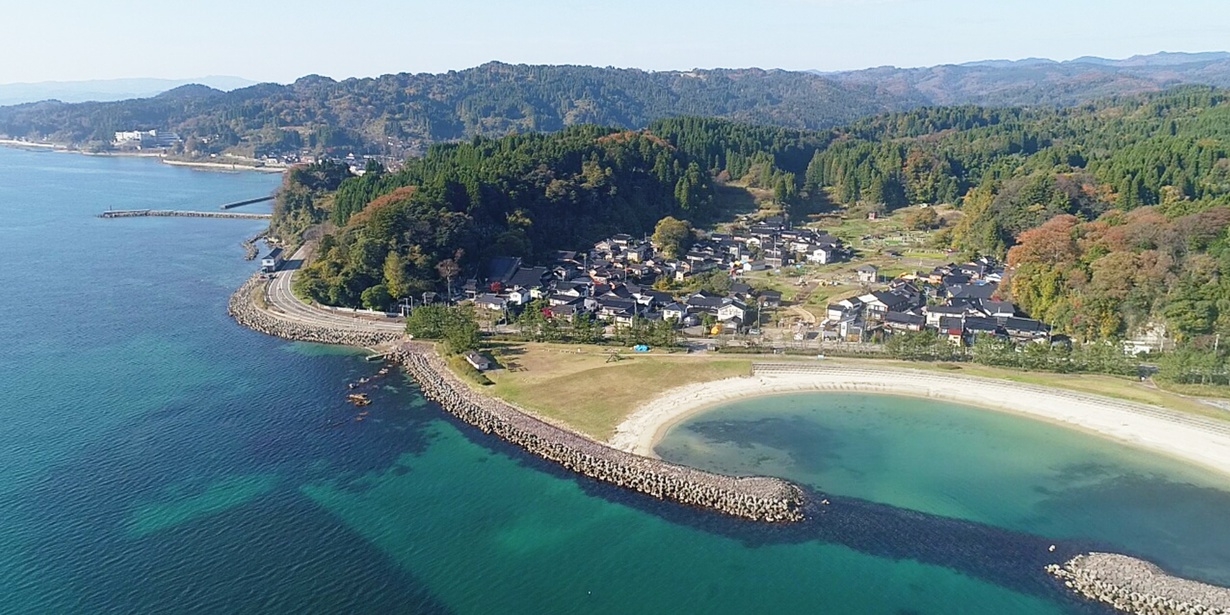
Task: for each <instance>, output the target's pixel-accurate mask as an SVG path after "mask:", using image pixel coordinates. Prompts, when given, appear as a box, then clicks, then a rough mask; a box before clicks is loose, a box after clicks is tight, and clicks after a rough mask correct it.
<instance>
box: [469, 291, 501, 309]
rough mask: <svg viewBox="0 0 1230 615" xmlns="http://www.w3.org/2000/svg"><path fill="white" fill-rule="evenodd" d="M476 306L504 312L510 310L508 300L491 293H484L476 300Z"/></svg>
mask: <svg viewBox="0 0 1230 615" xmlns="http://www.w3.org/2000/svg"><path fill="white" fill-rule="evenodd" d="M474 305H475V306H477V307H479V308H481V309H486V310H491V311H493V312H502V311H504V310H506V309H508V300H507V299H505V298H503V297H500V296H498V295H493V294H491V293H483V294H481V295H479V296H477V297H475V298H474Z"/></svg>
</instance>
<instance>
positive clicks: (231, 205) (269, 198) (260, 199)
mask: <svg viewBox="0 0 1230 615" xmlns="http://www.w3.org/2000/svg"><path fill="white" fill-rule="evenodd" d="M272 200H273V195H272V194H271V195H269V196H262V197H258V198H255V199H248V200H246V201H235V202H234V203H227V204H225V205H223V206H222V207H220V208H219V209H223V210H226V209H234V208H236V207H243V206H244V205H254V204H256V203H264V202H265V201H272Z"/></svg>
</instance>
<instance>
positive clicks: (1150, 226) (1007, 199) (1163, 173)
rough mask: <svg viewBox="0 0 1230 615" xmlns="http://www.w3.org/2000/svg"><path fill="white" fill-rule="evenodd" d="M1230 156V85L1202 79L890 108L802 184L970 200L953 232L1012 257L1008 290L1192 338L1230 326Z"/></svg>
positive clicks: (1092, 334)
mask: <svg viewBox="0 0 1230 615" xmlns="http://www.w3.org/2000/svg"><path fill="white" fill-rule="evenodd" d="M1228 156H1230V94H1228V93H1227V92H1225V91H1220V90H1213V89H1208V88H1195V87H1192V88H1185V89H1181V90H1177V91H1174V92H1169V93H1165V94H1157V95H1149V96H1143V97H1134V98H1125V99H1110V100H1107V101H1103V102H1099V103H1096V104H1090V105H1084V106H1081V107H1077V108H1071V109H1056V110H1022V109H1004V110H997V109H982V108H977V107H955V108H935V109H922V110H917V111H911V112H907V113H901V114H891V115H886V116H881V117H877V118H873V119H869V120H865V121H861V122H857V123H855V124H854V125H852V126H850V127H848V128H846V129H842V130H839V131H838V135H837V136H836V138H835V140H834V143H833V145H832V146H831V147H829V148H828V149H826V150H824V151H822V152H817V154H816V155H815V157H814V158H813V160H812V162H811V164H810V165H809V168H808V171H807V173H806V174H805V183H809V184H815V185H820V186H826V187H828V188H829V189H830V190H831V191H832V193H833V195H834V198H835V199H837V200H839V201H841V202H844V203H855V202H862V203H863V204H864V205H865V206H867V207H871V208H874V207H886V208H894V207H901V206H904V205H907V204H914V203H933V202H957V203H960V204H961V208H962V212H963V214H964V216H963V218H962V219H961V221H960V222H959V223H958V224H957V225H956V226H955V227H953V228H951V229H948V230H947V231H946V232H945V233H944V235H943V236H942V237H941V240H942V243H944V244H945V245H951V246H952V247H955V248H958V249H960V250H963V251H965V252H967V253H981V254H990V255H994V256H999V257H1004V256H1007V258H1008V262H1009V264H1010V265H1012V267H1014V268H1015V271H1013V272H1012V273H1011V277H1010V279H1009V280H1008V281H1007V282H1005V285H1004V288H1003V290H1004V291H1005V294H1008V295H1010V296H1011V297H1012V298H1013V299H1014V300H1015V301H1017V302H1018V303H1019V304H1020V305H1021V307H1022V308H1024V309H1025V310H1027V311H1028V312H1029V313H1030V314H1031V315H1033V316H1035V317H1037V318H1040V319H1043V320H1044V321H1046V322H1049V323H1052V324H1054V325H1056V326H1057V327H1058V330H1060V331H1065V332H1068V333H1071V334H1073V335H1077V336H1079V337H1081V338H1090V339H1096V338H1116V337H1121V336H1125V335H1128V334H1130V333H1131V332H1133V331H1135V330H1136V329H1138V328H1139V327H1141V326H1143V325H1145V324H1146V323H1150V322H1159V323H1165V324H1166V325H1168V326H1169V327H1170V330H1171V332H1172V333H1173V334H1175V335H1177V336H1178V337H1181V338H1182V337H1186V338H1189V339H1190V338H1193V337H1198V336H1201V335H1208V334H1213V333H1217V332H1222V331H1224V332H1227V333H1230V286H1228V285H1226V284H1227V283H1224V282H1222V280H1230V277H1227V275H1228V274H1230V252H1227V251H1226V250H1225V248H1224V244H1225V241H1226V227H1227V225H1228V224H1230V209H1227V208H1228V207H1230V158H1228Z"/></svg>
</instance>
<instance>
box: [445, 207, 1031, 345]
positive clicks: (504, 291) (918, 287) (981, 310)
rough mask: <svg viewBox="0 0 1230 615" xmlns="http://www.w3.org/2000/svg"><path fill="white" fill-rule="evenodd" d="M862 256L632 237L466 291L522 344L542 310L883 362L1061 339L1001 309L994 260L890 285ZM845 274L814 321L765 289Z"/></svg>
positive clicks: (716, 236)
mask: <svg viewBox="0 0 1230 615" xmlns="http://www.w3.org/2000/svg"><path fill="white" fill-rule="evenodd" d="M854 255H855V250H853V249H852V248H851V247H850V246H849V245H847V244H846V243H845V242H844V241H843V240H842V239H840V238H838V237H837V236H834V235H832V234H829V233H828V232H826V231H823V230H818V229H813V228H806V227H803V228H792V227H791V225H790V224H789V223H788V221H787V220H785V219H784V218H783V217H780V216H775V217H769V218H766V219H764V220H760V221H756V222H753V223H750V224H746V225H743V226H741V227H736V228H734V229H732V230H730V231H728V232H715V233H709V234H707V235H703V236H702V237H701V238H699V239H697V240H696V241H695V242H694V243H692V244H691V246H690V247H688V248H687V250H686V252H685V253H683V254H682V255H680V256H679V257H677V258H668V257H666V256H665V255H664V254H663V253H662V252H661V251H660V250H658V248H657V247H655V246H654V245H653V243H652V242H651V241H649V240H648V238H636V237H632V236H630V235H626V234H619V235H614V236H612V237H610V238H608V239H605V240H602V241H599V242H597V243H596V244H594V245H593V246H592V247H591V248H590V249H588V250H585V251H580V252H561V253H559V254H557V255H556V257H555V259H554V260H553V262H551V263H550V264H549V265H545V266H527V265H525V264H524V263H523V262H522V261H521V259H518V258H512V257H502V258H496V259H492V260H491V262H490V263H489V264H488V266H487V268H486V271H485V272H484V273H485V275H484V277H482V278H481V279H480V278H471V279H469V280H467V281H466V282H465V284H464V286H463V287H462V289H461V291H462V292H463V293H464V296H465V298H466V299H467V300H469V301H471V302H472V303H473V305H474V306H475V308H476V312H477V313H478V314H479V316H480V320H483V321H486V322H494V323H497V324H502V325H503V326H504V328H499V327H498V326H496V327H493V328H492V329H491V330H493V331H496V330H498V331H502V332H515V331H516V325H515V321H516V316H517V315H518V314H519V313H521V312H522V311H523V310H525V309H527V308H528V307H529V306H530V305H531V304H534V306H535V309H541V310H542V315H543V316H544V317H545V318H547V319H556V320H559V321H563V322H567V323H574V322H577V319H578V318H590V317H591V316H592V317H593V318H594V319H595V320H596V321H598V322H600V323H602V324H604V325H605V326H606V328H607V332H608V333H611V332H614V331H615V330H617V328H619V327H626V326H630V325H632V324H633V323H634V322H636V321H638V320H640V321H643V322H650V323H655V322H665V323H670V324H671V325H672V327H673V328H674V329H675V330H676V331H678V332H679V333H680V334H681V335H682V336H683V339H684V340H688V341H691V342H693V343H701V344H703V345H706V346H710V347H713V346H718V345H728V346H761V345H763V346H774V347H777V346H783V345H784V346H789V347H795V348H824V347H825V344H829V345H830V347H832V346H847V347H853V348H859V347H862V348H864V349H869V350H874V349H876V348H878V346H879V344H881V343H882V342H884V341H885V340H886V339H888V338H889V337H891V336H892V335H894V334H898V333H904V332H920V331H933V332H934V333H935V334H936V335H937V336H943V337H944V338H946V339H947V340H948V341H949V342H950V343H952V344H953V345H957V346H969V345H972V344H973V342H974V341H975V340H976V339H977V338H979V337H981V336H994V337H997V338H999V339H1011V340H1014V341H1017V342H1028V341H1049V340H1050V339H1051V338H1050V335H1049V330H1050V327H1048V326H1047V325H1046V324H1044V323H1042V322H1039V321H1037V320H1034V319H1031V318H1028V317H1026V316H1024V315H1022V314H1020V313H1019V311H1018V310H1017V308H1016V306H1014V305H1013V304H1012V303H1010V302H1007V301H1003V300H1000V299H999V298H998V296H997V292H996V291H997V289H998V285H999V282H1000V281H1001V280H1002V278H1003V275H1004V268H1003V266H1002V265H1001V264H999V263H997V262H995V261H994V260H992V259H989V258H985V257H984V258H980V259H977V260H975V261H972V262H968V263H964V264H957V263H948V264H943V265H939V266H935V267H933V268H930V269H929V270H926V271H915V272H905V273H901V274H899V275H896V276H892V277H889V276H886V275H883V273H882V271H881V269H880V268H879V267H877V266H876V265H874V264H871V263H863V264H858V260H857V259H856V258H855V256H854ZM834 264H839V265H843V266H844V267H842V270H843V271H844V272H845V274H846V275H847V277H849V278H850V279H851V281H854V280H856V283H854V284H852V285H849V284H848V285H847V286H846V287H844V288H847V289H850V290H849V292H847V293H846V294H848V296H846V297H844V298H835V299H834V301H832V302H831V303H828V304H827V305H825V306H823V307H822V308H821V309H820V310H814V312H816V315H815V316H812V315H811V313H809V312H807V311H805V310H802V309H800V308H799V307H798V303H799V302H800V299H802V298H803V297H802V294H801V293H797V292H795V293H791V294H792V296H791V297H790V299H793V301H791V300H784V299H783V292H782V291H781V290H778V289H775V288H773V287H772V286H773V284H766V283H765V282H766V281H767V280H776V281H779V282H781V281H783V280H790V279H792V278H796V277H797V279H798V284H799V285H805V284H806V282H805V281H804V278H803V276H802V274H801V272H803V271H805V270H808V268H812V269H814V268H815V267H816V266H819V265H834ZM828 269H829V270H832V269H833V268H832V267H829V268H828ZM813 284H814V282H813ZM833 284H836V282H833ZM800 314H801V315H802V316H803V317H799V315H800Z"/></svg>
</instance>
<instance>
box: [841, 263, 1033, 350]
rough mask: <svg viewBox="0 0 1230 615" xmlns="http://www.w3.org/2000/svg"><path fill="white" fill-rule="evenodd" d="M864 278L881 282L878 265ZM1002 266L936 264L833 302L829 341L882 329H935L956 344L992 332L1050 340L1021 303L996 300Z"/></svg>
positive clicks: (863, 272) (861, 272) (862, 272)
mask: <svg viewBox="0 0 1230 615" xmlns="http://www.w3.org/2000/svg"><path fill="white" fill-rule="evenodd" d="M857 271H858V277H859V281H861V282H864V283H867V284H872V283H875V282H877V281H878V277H879V271H878V270H877V269H876V267H875V266H874V265H863V266H861V267H859V268H858V270H857ZM1003 275H1004V269H1003V267H1002V266H1001V265H1000V264H998V263H996V262H995V261H993V260H991V259H989V258H982V259H979V260H977V261H974V262H971V263H966V264H963V265H957V264H948V265H944V266H941V267H936V268H935V269H934V270H932V271H931V272H930V274H927V275H908V276H903V277H900V278H897V279H895V280H892V281H891V282H890V283H889V284H888V287H887V288H884V289H882V290H876V291H872V292H869V293H866V294H863V295H859V296H857V297H851V298H848V299H844V300H842V301H838V302H836V303H833V304H831V305H829V306H828V308H827V310H826V311H827V313H826V316H827V318H826V319H825V320H824V322H823V323H821V324H822V329H823V334H824V335H825V336H826V337H828V338H830V339H839V340H844V341H851V342H858V341H865V340H867V339H869V338H870V337H871V336H873V335H874V334H875V333H876V332H877V331H880V332H886V333H892V332H895V331H923V330H924V329H927V330H934V331H937V332H938V334H940V335H944V336H946V337H947V338H948V340H949V341H950V342H951V343H953V344H958V345H968V344H972V343H973V341H974V340H975V339H977V338H978V337H979V336H984V335H991V336H996V337H1000V338H1005V339H1012V340H1015V341H1019V342H1023V341H1037V340H1046V339H1048V338H1049V333H1050V327H1048V326H1047V325H1046V324H1044V323H1042V322H1039V321H1037V320H1034V319H1032V318H1026V317H1023V316H1021V315H1019V314H1018V312H1017V309H1016V306H1015V305H1013V304H1012V303H1011V302H1008V301H999V300H996V299H995V294H996V292H995V291H996V289H997V288H998V287H999V282H1000V280H1002V279H1003Z"/></svg>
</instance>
